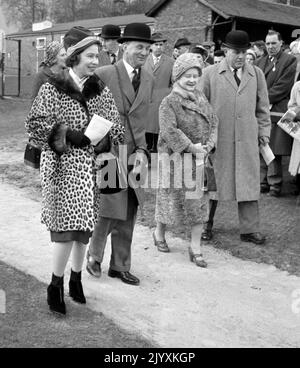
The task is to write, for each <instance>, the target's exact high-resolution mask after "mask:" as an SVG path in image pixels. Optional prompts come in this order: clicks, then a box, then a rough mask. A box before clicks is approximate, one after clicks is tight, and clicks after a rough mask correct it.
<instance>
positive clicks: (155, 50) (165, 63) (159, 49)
mask: <svg viewBox="0 0 300 368" xmlns="http://www.w3.org/2000/svg"><path fill="white" fill-rule="evenodd" d="M152 38H153V41H154V43H153V44H152V45H151V50H152V52H151V54H150V55H149V56H148V58H147V61H146V63H145V69H146V70H147V71H148V72H149V73H150V74H151V75H152V76H153V78H154V91H153V97H152V103H151V105H150V108H149V119H148V123H147V126H146V141H147V148H148V150H149V151H150V152H157V141H158V134H159V124H158V109H159V106H160V104H161V102H162V100H163V99H164V98H165V97H166V96H167V95H168V94H169V93H170V92H171V86H172V69H173V64H174V59H172V58H170V57H169V56H168V55H166V54H165V53H164V48H165V44H166V42H167V39H166V38H165V37H163V35H162V34H161V33H159V32H156V33H153V35H152Z"/></svg>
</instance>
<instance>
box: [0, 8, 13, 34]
mask: <svg viewBox="0 0 300 368" xmlns="http://www.w3.org/2000/svg"><path fill="white" fill-rule="evenodd" d="M0 29H3V30H4V31H5V32H12V31H14V30H15V28H14V27H13V26H10V27H8V26H7V25H6V22H5V17H4V15H3V12H2V10H1V8H0Z"/></svg>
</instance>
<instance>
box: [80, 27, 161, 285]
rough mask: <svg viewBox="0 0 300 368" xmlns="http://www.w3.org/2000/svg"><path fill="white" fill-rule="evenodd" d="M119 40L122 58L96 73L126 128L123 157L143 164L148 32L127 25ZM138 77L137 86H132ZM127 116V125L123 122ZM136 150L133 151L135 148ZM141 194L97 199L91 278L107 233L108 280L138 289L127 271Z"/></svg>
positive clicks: (148, 77) (149, 79)
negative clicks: (135, 154) (109, 242)
mask: <svg viewBox="0 0 300 368" xmlns="http://www.w3.org/2000/svg"><path fill="white" fill-rule="evenodd" d="M119 42H121V43H123V44H124V56H123V60H121V61H119V62H117V63H116V64H115V65H110V66H104V67H102V68H99V69H98V70H97V71H96V75H97V76H98V77H99V78H100V80H101V81H102V82H104V83H105V84H106V85H107V86H108V87H109V89H110V90H111V92H112V94H113V97H114V99H115V102H116V105H117V107H118V110H119V113H120V116H121V120H122V122H123V124H124V126H125V142H124V145H126V149H127V155H128V158H129V157H130V156H131V155H132V154H133V153H134V152H135V151H137V152H138V156H139V158H138V161H139V162H143V161H145V152H146V153H147V150H146V139H145V124H146V120H145V117H147V114H148V108H149V104H150V102H151V96H152V91H153V84H154V81H153V78H152V76H151V75H150V74H149V73H148V72H147V71H146V70H144V69H143V68H142V66H143V65H144V63H145V61H146V58H147V57H148V55H149V51H150V45H151V43H152V38H151V30H150V28H149V27H148V26H147V25H145V24H143V23H132V24H129V25H127V26H126V28H125V30H124V35H123V37H122V38H121V39H119ZM137 79H138V84H136V82H137ZM126 113H127V115H128V119H129V122H130V126H131V128H132V133H133V136H134V141H133V138H132V134H131V132H130V126H129V124H128V122H127V121H126V118H125V114H126ZM135 145H136V147H137V149H136V147H135ZM143 201H144V192H143V189H142V188H138V189H137V190H134V189H132V188H131V187H129V188H127V189H125V190H122V191H120V192H118V193H114V194H102V195H101V196H100V214H99V219H98V223H97V225H96V228H95V231H94V233H93V237H92V240H91V243H90V249H89V255H88V256H89V258H88V264H87V270H88V272H89V273H90V274H92V275H93V276H95V277H100V276H101V263H102V260H103V254H104V250H105V245H106V241H107V237H108V235H109V234H111V246H112V254H111V261H110V268H109V271H108V276H110V277H113V278H115V277H117V278H120V279H121V280H122V281H123V282H124V283H127V284H131V285H139V283H140V280H139V279H138V278H137V277H135V276H134V275H132V274H131V273H130V272H129V271H130V268H131V243H132V236H133V230H134V226H135V221H136V214H137V209H138V206H142V205H143Z"/></svg>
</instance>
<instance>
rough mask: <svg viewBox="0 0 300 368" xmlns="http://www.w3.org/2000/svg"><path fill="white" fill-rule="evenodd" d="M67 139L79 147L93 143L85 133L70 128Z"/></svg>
mask: <svg viewBox="0 0 300 368" xmlns="http://www.w3.org/2000/svg"><path fill="white" fill-rule="evenodd" d="M66 139H67V142H70V143H71V144H72V145H73V146H75V147H77V148H82V147H85V146H87V145H89V144H90V143H91V141H90V139H89V138H88V137H87V136H86V135H85V134H84V133H82V132H79V131H78V130H72V129H70V128H68V130H67V134H66Z"/></svg>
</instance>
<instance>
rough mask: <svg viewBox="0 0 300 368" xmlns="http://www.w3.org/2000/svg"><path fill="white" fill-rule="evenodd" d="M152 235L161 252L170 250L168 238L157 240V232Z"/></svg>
mask: <svg viewBox="0 0 300 368" xmlns="http://www.w3.org/2000/svg"><path fill="white" fill-rule="evenodd" d="M152 236H153V241H154V245H155V246H156V247H157V250H158V251H159V252H163V253H169V252H170V249H169V246H168V244H167V242H166V240H157V239H156V236H155V232H153V233H152Z"/></svg>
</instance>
